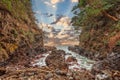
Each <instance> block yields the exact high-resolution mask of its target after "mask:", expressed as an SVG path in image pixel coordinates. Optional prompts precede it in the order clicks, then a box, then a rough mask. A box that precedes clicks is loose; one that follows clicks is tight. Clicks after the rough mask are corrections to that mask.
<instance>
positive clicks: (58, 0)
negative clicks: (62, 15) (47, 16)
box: [50, 0, 64, 4]
mask: <svg viewBox="0 0 120 80" xmlns="http://www.w3.org/2000/svg"><path fill="white" fill-rule="evenodd" d="M63 1H64V0H51V1H50V2H51V4H57V3H59V2H63Z"/></svg>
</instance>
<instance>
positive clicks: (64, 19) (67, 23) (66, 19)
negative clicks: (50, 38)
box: [56, 17, 70, 26]
mask: <svg viewBox="0 0 120 80" xmlns="http://www.w3.org/2000/svg"><path fill="white" fill-rule="evenodd" d="M56 25H58V26H70V18H69V17H62V18H61V19H59V21H57V23H56Z"/></svg>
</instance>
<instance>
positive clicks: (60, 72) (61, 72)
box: [55, 70, 67, 76]
mask: <svg viewBox="0 0 120 80" xmlns="http://www.w3.org/2000/svg"><path fill="white" fill-rule="evenodd" d="M55 73H56V74H58V75H64V76H66V75H67V72H66V71H61V70H56V71H55Z"/></svg>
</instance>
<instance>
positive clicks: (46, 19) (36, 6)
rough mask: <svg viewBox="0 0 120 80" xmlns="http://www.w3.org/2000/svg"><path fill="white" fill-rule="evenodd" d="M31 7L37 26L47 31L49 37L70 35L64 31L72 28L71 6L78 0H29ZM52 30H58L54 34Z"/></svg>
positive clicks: (61, 37) (59, 37)
mask: <svg viewBox="0 0 120 80" xmlns="http://www.w3.org/2000/svg"><path fill="white" fill-rule="evenodd" d="M31 1H32V9H33V11H34V13H35V17H36V19H37V24H38V27H39V28H41V29H42V30H43V31H45V32H48V33H49V37H50V38H57V39H63V38H67V37H68V36H69V37H70V34H64V35H63V33H66V32H65V31H68V30H73V26H71V23H70V22H71V18H72V17H73V16H74V14H73V12H72V11H71V10H72V9H73V6H75V5H76V4H77V2H78V0H31ZM53 29H54V30H59V32H58V33H57V35H56V34H54V32H53Z"/></svg>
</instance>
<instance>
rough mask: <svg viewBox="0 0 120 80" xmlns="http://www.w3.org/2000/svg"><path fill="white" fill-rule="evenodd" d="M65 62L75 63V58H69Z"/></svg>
mask: <svg viewBox="0 0 120 80" xmlns="http://www.w3.org/2000/svg"><path fill="white" fill-rule="evenodd" d="M66 62H77V60H76V58H75V57H73V56H70V57H68V58H67V59H66Z"/></svg>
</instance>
